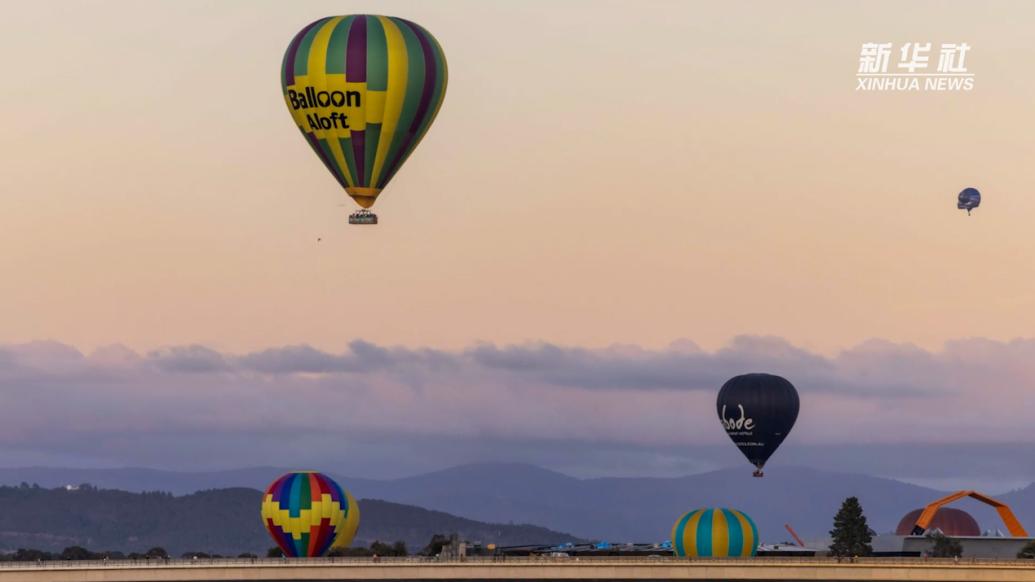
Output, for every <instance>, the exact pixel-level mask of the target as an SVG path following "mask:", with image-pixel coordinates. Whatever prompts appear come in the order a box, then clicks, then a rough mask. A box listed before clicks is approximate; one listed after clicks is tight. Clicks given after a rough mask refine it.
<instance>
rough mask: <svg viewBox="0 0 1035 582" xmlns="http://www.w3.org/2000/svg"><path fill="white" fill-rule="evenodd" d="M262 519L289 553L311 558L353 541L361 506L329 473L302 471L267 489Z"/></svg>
mask: <svg viewBox="0 0 1035 582" xmlns="http://www.w3.org/2000/svg"><path fill="white" fill-rule="evenodd" d="M262 521H263V523H265V524H266V530H267V531H268V532H270V536H271V537H272V538H273V541H275V542H277V545H278V546H279V547H280V549H281V550H282V551H283V552H284V555H285V556H288V557H291V558H298V557H310V558H311V557H316V556H322V555H324V554H326V553H327V550H329V549H331V547H332V546H334V547H346V546H348V545H349V544H350V543H352V538H353V537H355V536H356V530H357V529H358V528H359V506H358V505H356V500H355V499H353V498H352V495H349V492H348V491H345V490H344V489H342V488H341V486H340V485H338V484H337V483H335V482H334V480H333V479H331V478H330V477H328V476H327V475H324V474H323V473H317V472H315V471H298V472H295V473H287V474H285V475H282V476H281V477H280V478H279V479H277V480H276V481H274V482H273V483H272V484H271V485H270V486H269V487H268V488H267V489H266V494H265V495H264V496H263V498H262Z"/></svg>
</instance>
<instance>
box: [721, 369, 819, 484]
mask: <svg viewBox="0 0 1035 582" xmlns="http://www.w3.org/2000/svg"><path fill="white" fill-rule="evenodd" d="M798 406H799V402H798V391H797V390H795V389H794V385H792V384H791V383H790V382H788V381H787V380H786V379H784V378H781V377H780V376H774V375H773V374H744V375H741V376H735V377H733V378H730V379H729V380H728V381H727V382H726V383H725V384H723V385H722V389H721V390H719V398H718V400H717V401H716V403H715V408H716V411H717V412H718V413H719V420H720V421H722V427H723V428H724V429H726V434H728V435H729V437H730V439H731V440H733V443H734V444H735V445H737V447H738V448H739V449H740V452H742V453H744V456H745V457H747V460H748V461H750V462H751V464H752V465H754V466H755V473H754V475H755V477H761V476H762V467H763V466H764V465H765V462H766V461H767V460H768V459H769V456H770V455H772V454H773V453H774V452H776V449H777V448H778V447H779V446H780V443H782V442H783V439H785V438H787V435H788V433H790V432H791V428H792V427H793V426H794V421H795V420H797V419H798Z"/></svg>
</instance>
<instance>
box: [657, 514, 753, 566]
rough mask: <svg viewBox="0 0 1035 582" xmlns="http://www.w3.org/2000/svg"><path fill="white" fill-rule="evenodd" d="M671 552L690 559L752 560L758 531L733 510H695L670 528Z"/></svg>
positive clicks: (751, 523)
mask: <svg viewBox="0 0 1035 582" xmlns="http://www.w3.org/2000/svg"><path fill="white" fill-rule="evenodd" d="M672 550H673V551H674V552H675V554H676V555H677V556H689V557H691V558H698V557H700V558H707V557H711V558H725V557H747V556H754V555H755V552H756V551H757V550H758V528H757V527H755V522H753V521H751V518H750V517H748V516H747V514H744V513H742V512H740V511H737V510H736V509H725V508H721V507H713V508H710V509H695V510H694V511H691V512H690V513H687V514H685V515H683V517H680V518H679V520H678V521H676V524H675V525H674V526H672Z"/></svg>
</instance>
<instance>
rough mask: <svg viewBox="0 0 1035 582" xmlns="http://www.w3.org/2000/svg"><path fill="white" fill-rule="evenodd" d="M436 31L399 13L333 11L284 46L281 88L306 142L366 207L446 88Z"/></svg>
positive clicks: (408, 149) (406, 154)
mask: <svg viewBox="0 0 1035 582" xmlns="http://www.w3.org/2000/svg"><path fill="white" fill-rule="evenodd" d="M446 77H447V71H446V58H445V55H444V54H443V52H442V47H441V46H439V44H438V41H436V40H435V37H433V36H431V33H429V32H428V31H427V30H424V29H423V28H421V27H420V26H419V25H417V24H415V23H413V22H410V21H408V20H404V19H402V18H396V17H394V16H374V15H368V14H354V15H349V16H329V17H327V18H321V19H320V20H317V21H316V22H313V23H312V24H310V25H308V26H306V27H305V28H303V29H302V30H301V31H300V32H299V33H298V34H297V35H295V38H294V39H292V41H291V44H289V45H288V49H287V52H286V53H284V63H283V67H282V68H281V87H282V88H283V91H284V100H285V101H286V102H287V106H288V109H289V110H290V112H291V116H292V117H293V118H294V120H295V123H296V124H297V125H298V128H299V129H300V130H302V134H303V135H304V136H305V139H306V141H307V142H308V143H309V145H310V146H311V147H312V148H313V150H314V151H315V152H316V155H317V156H319V158H320V160H321V161H323V163H324V165H325V166H326V167H327V169H328V170H330V172H331V174H333V175H334V177H335V179H337V180H338V183H339V184H341V186H342V187H343V188H345V191H346V192H348V194H349V196H352V198H353V199H354V200H355V201H356V202H357V203H358V204H359V205H360V206H362V207H363V208H369V207H371V206H372V205H373V204H374V201H375V200H376V199H377V196H378V194H380V193H381V190H382V189H383V188H384V187H385V186H386V185H387V184H388V182H389V181H390V180H391V179H392V176H394V175H395V173H396V172H397V171H398V170H399V167H400V166H402V164H403V163H404V162H405V161H406V159H407V158H408V157H409V156H410V154H411V153H413V150H414V149H415V148H416V147H417V144H418V143H420V140H421V138H423V137H424V134H425V133H427V131H428V128H429V127H431V123H432V121H434V120H435V116H436V115H437V114H438V110H439V108H440V107H441V106H442V100H443V98H444V97H445V94H446Z"/></svg>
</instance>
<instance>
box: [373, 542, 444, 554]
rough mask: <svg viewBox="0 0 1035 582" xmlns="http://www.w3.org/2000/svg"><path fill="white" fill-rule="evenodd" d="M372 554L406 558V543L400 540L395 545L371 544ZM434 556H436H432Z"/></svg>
mask: <svg viewBox="0 0 1035 582" xmlns="http://www.w3.org/2000/svg"><path fill="white" fill-rule="evenodd" d="M370 552H371V553H373V554H377V555H378V556H406V555H408V552H407V551H406V542H404V541H402V540H399V541H397V542H395V543H394V544H386V543H384V542H381V541H376V542H374V543H372V544H370ZM431 555H434V554H431Z"/></svg>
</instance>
